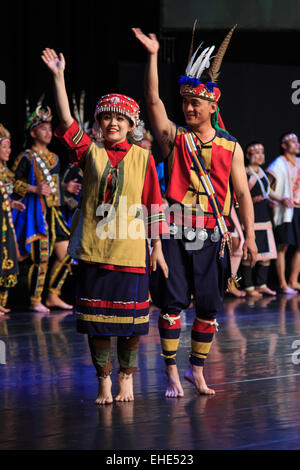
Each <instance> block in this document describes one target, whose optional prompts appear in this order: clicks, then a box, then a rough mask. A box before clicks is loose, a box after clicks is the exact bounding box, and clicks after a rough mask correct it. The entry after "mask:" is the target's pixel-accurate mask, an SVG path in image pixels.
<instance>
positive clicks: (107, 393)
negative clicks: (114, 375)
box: [95, 376, 113, 405]
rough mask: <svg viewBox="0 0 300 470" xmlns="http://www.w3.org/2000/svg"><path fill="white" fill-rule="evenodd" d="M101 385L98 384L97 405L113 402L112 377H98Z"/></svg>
mask: <svg viewBox="0 0 300 470" xmlns="http://www.w3.org/2000/svg"><path fill="white" fill-rule="evenodd" d="M98 381H99V386H98V396H97V398H96V401H95V403H96V405H109V404H110V403H112V402H113V397H112V394H111V386H112V382H111V378H110V376H108V377H98Z"/></svg>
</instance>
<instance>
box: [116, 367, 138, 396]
mask: <svg viewBox="0 0 300 470" xmlns="http://www.w3.org/2000/svg"><path fill="white" fill-rule="evenodd" d="M118 381H119V393H118V395H117V396H116V397H115V401H133V400H134V395H133V379H132V374H129V375H127V374H124V372H120V373H119V379H118Z"/></svg>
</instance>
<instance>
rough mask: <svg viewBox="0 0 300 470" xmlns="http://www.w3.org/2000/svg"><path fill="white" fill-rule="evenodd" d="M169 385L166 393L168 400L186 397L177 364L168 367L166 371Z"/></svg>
mask: <svg viewBox="0 0 300 470" xmlns="http://www.w3.org/2000/svg"><path fill="white" fill-rule="evenodd" d="M166 374H167V378H168V385H167V389H166V393H165V397H168V398H181V397H183V396H184V391H183V388H182V385H181V383H180V378H179V374H178V369H177V366H176V364H173V365H171V366H167V370H166Z"/></svg>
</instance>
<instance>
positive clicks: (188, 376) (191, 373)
mask: <svg viewBox="0 0 300 470" xmlns="http://www.w3.org/2000/svg"><path fill="white" fill-rule="evenodd" d="M184 378H185V380H187V381H188V382H191V383H192V384H193V385H194V386H195V387H196V389H197V390H198V392H199V393H200V394H201V395H215V393H216V392H215V391H214V390H213V389H212V388H208V386H207V385H206V382H205V379H204V375H203V367H200V366H194V365H192V364H191V365H190V366H189V367H188V369H187V370H186V373H185V374H184Z"/></svg>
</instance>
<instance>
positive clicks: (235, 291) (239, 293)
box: [226, 287, 246, 297]
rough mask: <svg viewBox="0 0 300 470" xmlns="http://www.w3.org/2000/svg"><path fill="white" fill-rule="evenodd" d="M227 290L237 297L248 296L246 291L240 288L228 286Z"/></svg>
mask: <svg viewBox="0 0 300 470" xmlns="http://www.w3.org/2000/svg"><path fill="white" fill-rule="evenodd" d="M226 292H228V293H229V294H232V295H234V296H235V297H246V292H245V291H244V290H239V289H237V288H236V287H233V288H228V289H227V291H226Z"/></svg>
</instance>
